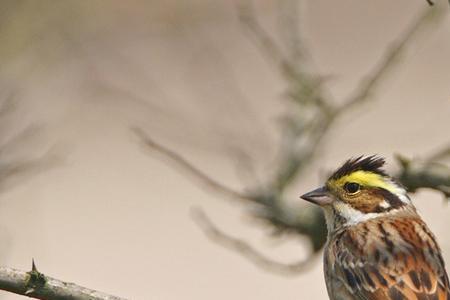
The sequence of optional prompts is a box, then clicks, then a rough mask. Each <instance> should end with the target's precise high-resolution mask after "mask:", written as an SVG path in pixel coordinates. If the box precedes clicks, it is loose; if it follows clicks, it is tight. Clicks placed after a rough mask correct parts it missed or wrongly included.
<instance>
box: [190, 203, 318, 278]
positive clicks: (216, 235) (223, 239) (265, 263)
mask: <svg viewBox="0 0 450 300" xmlns="http://www.w3.org/2000/svg"><path fill="white" fill-rule="evenodd" d="M192 218H193V219H194V221H195V222H196V223H197V225H198V226H199V227H200V228H201V229H202V231H203V233H204V234H205V235H206V236H207V237H208V238H209V239H210V240H211V241H213V242H215V243H217V244H219V245H222V246H223V247H226V248H228V249H231V250H233V251H235V252H237V253H239V254H240V255H242V256H244V257H245V258H247V259H248V260H249V261H251V262H252V263H253V264H255V265H256V266H258V267H260V268H263V269H265V270H267V271H271V272H274V273H279V274H283V275H296V274H299V273H301V272H305V271H307V270H309V268H310V267H311V266H313V265H314V263H315V261H316V260H315V258H316V257H317V254H316V253H313V254H311V255H310V256H308V257H307V258H305V259H303V260H301V261H299V262H295V263H290V264H284V263H281V262H277V261H275V260H272V259H270V258H268V257H266V256H264V255H263V254H262V253H260V252H259V251H257V250H256V249H255V248H253V247H252V246H251V245H250V244H248V243H247V242H245V241H243V240H240V239H237V238H235V237H232V236H229V235H227V234H226V233H224V232H223V231H221V230H220V229H218V228H217V227H216V226H215V225H214V224H213V223H212V222H211V220H210V219H209V218H208V216H207V215H206V214H205V213H204V212H203V210H201V209H200V208H196V209H192Z"/></svg>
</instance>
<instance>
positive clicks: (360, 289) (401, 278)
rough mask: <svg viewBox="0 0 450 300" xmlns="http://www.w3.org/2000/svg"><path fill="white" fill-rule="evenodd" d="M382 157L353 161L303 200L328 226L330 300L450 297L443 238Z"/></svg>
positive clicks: (326, 267)
mask: <svg viewBox="0 0 450 300" xmlns="http://www.w3.org/2000/svg"><path fill="white" fill-rule="evenodd" d="M384 165H385V159H384V158H383V157H380V156H378V155H371V156H359V157H356V158H351V159H349V160H347V161H346V162H345V163H344V164H343V165H342V166H341V167H340V168H338V169H337V170H336V171H335V172H334V173H333V174H332V175H331V176H330V177H329V178H328V180H327V181H326V183H325V185H324V186H322V187H320V188H318V189H315V190H313V191H311V192H309V193H306V194H304V195H302V196H301V198H302V199H304V200H307V201H309V202H312V203H314V204H316V205H319V206H320V207H321V208H322V209H323V211H324V215H325V220H326V223H327V231H328V234H327V242H326V244H325V248H324V275H325V282H326V286H327V292H328V296H329V298H330V300H380V299H386V300H388V299H391V300H406V299H408V300H425V299H429V300H431V299H433V300H443V299H445V300H450V288H449V280H448V275H447V273H446V271H445V263H444V260H443V258H442V254H441V250H440V248H439V245H438V243H437V242H436V238H435V236H434V235H433V233H432V232H431V231H430V229H429V228H428V226H427V225H426V224H425V222H424V221H423V219H422V218H421V217H420V215H419V213H418V212H417V209H416V208H415V206H414V205H413V203H412V202H411V198H410V197H409V196H408V194H407V191H406V189H405V187H403V186H402V185H401V184H400V183H398V182H397V181H396V180H395V179H394V178H393V177H391V176H389V175H388V174H387V173H386V171H385V170H384Z"/></svg>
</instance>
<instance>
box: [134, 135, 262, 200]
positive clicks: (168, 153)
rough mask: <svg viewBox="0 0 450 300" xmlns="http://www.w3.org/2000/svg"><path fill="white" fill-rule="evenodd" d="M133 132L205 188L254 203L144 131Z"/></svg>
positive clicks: (146, 144)
mask: <svg viewBox="0 0 450 300" xmlns="http://www.w3.org/2000/svg"><path fill="white" fill-rule="evenodd" d="M132 131H133V132H134V133H135V134H136V136H137V137H138V138H139V139H140V140H141V142H143V145H144V146H146V147H147V148H148V149H151V150H154V151H157V152H158V153H159V154H162V155H163V156H164V157H166V158H168V159H169V160H170V161H172V162H174V163H175V164H176V166H177V167H180V168H181V169H182V170H183V171H186V172H187V173H188V174H189V175H190V176H191V177H193V178H194V179H195V180H197V181H198V182H200V183H201V184H202V185H203V186H204V187H206V188H208V189H210V190H212V191H214V192H217V193H219V194H222V195H223V196H226V197H227V198H230V199H239V200H244V201H254V199H253V198H252V197H251V196H250V195H246V194H243V193H240V192H237V191H235V190H233V189H231V188H229V187H227V186H225V185H223V184H221V183H219V182H218V181H216V180H214V179H212V178H211V177H210V176H208V175H206V174H205V173H203V172H202V171H200V170H199V169H198V168H197V167H195V166H194V165H193V164H191V163H190V162H188V161H187V160H186V159H185V158H184V157H182V156H181V155H180V154H178V153H176V152H174V151H172V150H170V149H169V148H166V147H164V146H162V145H160V144H158V143H157V142H156V141H154V140H152V139H151V138H150V137H149V136H148V135H147V134H146V133H145V132H144V131H143V130H142V129H140V128H137V127H135V128H132Z"/></svg>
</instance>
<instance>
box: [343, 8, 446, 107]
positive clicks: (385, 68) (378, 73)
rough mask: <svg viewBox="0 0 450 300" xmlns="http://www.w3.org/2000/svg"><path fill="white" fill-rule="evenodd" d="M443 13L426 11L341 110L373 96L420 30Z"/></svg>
mask: <svg viewBox="0 0 450 300" xmlns="http://www.w3.org/2000/svg"><path fill="white" fill-rule="evenodd" d="M439 13H441V12H440V11H439V9H430V8H428V9H426V10H424V11H423V12H422V13H421V14H420V15H419V17H417V19H416V20H415V21H414V22H413V23H412V25H410V26H409V28H408V29H407V30H406V32H405V33H404V34H402V35H401V38H400V39H397V40H395V41H394V42H393V43H392V44H391V45H390V46H389V47H388V48H387V50H386V52H385V54H384V55H383V57H382V58H381V60H380V62H379V63H378V64H377V65H376V66H375V68H374V70H373V71H370V72H369V73H368V75H366V76H365V77H364V78H363V79H362V80H361V82H360V83H359V84H358V85H357V89H356V90H355V92H354V93H353V95H351V96H350V97H349V98H348V99H347V100H346V101H345V102H344V104H343V105H342V106H341V107H340V110H348V109H349V108H352V107H353V106H355V105H358V104H361V103H363V102H365V101H367V100H368V99H370V97H371V96H372V94H373V91H374V90H375V89H376V88H377V87H378V85H379V84H380V82H381V81H382V79H384V78H385V77H386V75H387V73H388V72H389V71H390V70H392V69H393V67H394V66H395V65H396V62H397V60H398V58H399V57H400V54H401V53H402V52H403V50H404V49H405V46H406V45H407V44H409V42H410V41H411V40H412V39H413V38H414V37H415V36H416V35H417V33H418V32H419V29H423V27H424V25H425V24H426V23H428V22H430V21H432V20H435V19H436V18H435V17H433V16H435V15H436V14H439Z"/></svg>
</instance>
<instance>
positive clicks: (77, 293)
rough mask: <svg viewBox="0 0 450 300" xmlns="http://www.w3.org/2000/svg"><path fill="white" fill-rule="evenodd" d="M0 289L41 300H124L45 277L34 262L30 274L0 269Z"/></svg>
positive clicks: (11, 269) (4, 268)
mask: <svg viewBox="0 0 450 300" xmlns="http://www.w3.org/2000/svg"><path fill="white" fill-rule="evenodd" d="M0 289H1V290H4V291H8V292H12V293H15V294H19V295H23V296H27V297H30V298H35V299H43V300H126V299H125V298H120V297H117V296H112V295H108V294H105V293H102V292H99V291H96V290H92V289H89V288H85V287H82V286H79V285H76V284H74V283H70V282H64V281H61V280H59V279H55V278H52V277H49V276H46V275H44V274H42V273H40V272H39V271H38V270H37V268H36V265H35V263H34V260H33V264H32V270H31V271H30V272H25V271H21V270H17V269H13V268H8V267H0Z"/></svg>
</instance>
